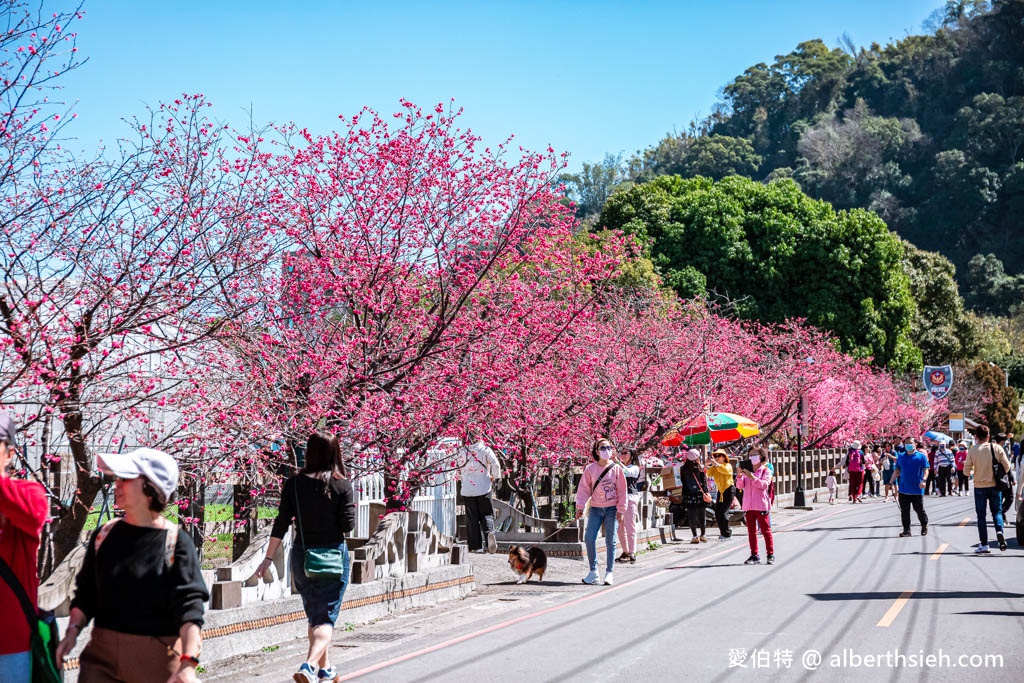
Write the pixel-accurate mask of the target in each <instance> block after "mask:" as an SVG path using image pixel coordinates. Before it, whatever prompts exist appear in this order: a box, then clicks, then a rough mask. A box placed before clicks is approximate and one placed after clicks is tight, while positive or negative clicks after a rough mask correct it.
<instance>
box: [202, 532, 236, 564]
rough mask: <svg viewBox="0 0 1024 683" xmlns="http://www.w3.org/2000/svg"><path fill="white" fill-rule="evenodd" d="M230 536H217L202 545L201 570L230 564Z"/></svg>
mask: <svg viewBox="0 0 1024 683" xmlns="http://www.w3.org/2000/svg"><path fill="white" fill-rule="evenodd" d="M231 536H232V534H217V535H216V536H211V537H209V538H207V539H206V542H205V543H203V569H213V568H214V567H218V566H224V565H225V564H228V563H230V562H231Z"/></svg>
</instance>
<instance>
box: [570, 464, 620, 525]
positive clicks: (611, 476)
mask: <svg viewBox="0 0 1024 683" xmlns="http://www.w3.org/2000/svg"><path fill="white" fill-rule="evenodd" d="M605 467H608V465H605V466H604V467H602V466H601V465H599V464H598V463H597V462H592V463H590V464H589V465H587V467H586V469H584V470H583V476H582V477H580V486H579V488H578V489H576V509H577V510H582V509H583V508H584V506H586V504H587V500H588V499H589V500H590V505H591V507H596V508H610V507H615V508H617V510H618V512H620V513H623V514H625V512H626V503H627V502H628V498H627V497H626V473H625V472H624V471H623V469H622V467H621V466H620V465H618V464H614V465H611V468H612V469H611V470H609V471H608V474H606V475H604V478H603V479H601V482H600V483H599V484H598V485H597V488H596V489H595V488H594V482H595V481H597V478H598V477H600V476H601V472H603V471H604V468H605Z"/></svg>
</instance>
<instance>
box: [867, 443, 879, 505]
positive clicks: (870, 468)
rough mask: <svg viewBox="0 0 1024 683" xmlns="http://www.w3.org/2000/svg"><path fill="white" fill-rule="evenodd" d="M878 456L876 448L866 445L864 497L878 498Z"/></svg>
mask: <svg viewBox="0 0 1024 683" xmlns="http://www.w3.org/2000/svg"><path fill="white" fill-rule="evenodd" d="M878 480H879V475H878V455H877V454H876V453H875V447H874V446H873V445H871V444H864V495H866V496H871V497H872V498H878Z"/></svg>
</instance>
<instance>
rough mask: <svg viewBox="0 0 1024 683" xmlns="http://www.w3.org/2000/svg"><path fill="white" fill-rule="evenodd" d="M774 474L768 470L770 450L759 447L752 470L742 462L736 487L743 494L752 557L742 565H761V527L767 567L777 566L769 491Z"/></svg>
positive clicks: (751, 466) (753, 459) (755, 452)
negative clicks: (758, 542)
mask: <svg viewBox="0 0 1024 683" xmlns="http://www.w3.org/2000/svg"><path fill="white" fill-rule="evenodd" d="M771 483H772V475H771V472H770V471H769V470H768V451H767V450H765V449H764V448H757V449H756V450H755V451H754V453H753V454H752V455H751V456H750V469H747V467H746V463H740V469H739V477H738V478H737V480H736V486H737V487H738V488H739V489H740V490H742V491H743V492H744V496H743V514H744V516H745V518H746V523H747V540H748V541H749V543H750V557H749V558H747V561H746V562H744V563H743V564H760V563H761V556H760V555H759V554H758V549H757V532H758V529H759V528H760V531H761V535H762V536H764V545H765V550H766V551H767V553H768V564H775V540H774V538H773V537H772V524H771V519H770V517H769V516H768V514H769V512H771V498H770V494H769V488H770V486H771Z"/></svg>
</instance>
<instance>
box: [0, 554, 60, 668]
mask: <svg viewBox="0 0 1024 683" xmlns="http://www.w3.org/2000/svg"><path fill="white" fill-rule="evenodd" d="M0 577H3V579H4V581H6V582H7V585H8V586H10V587H11V591H12V592H13V593H14V595H15V597H17V598H18V602H20V603H21V610H22V612H24V613H25V619H26V620H27V621H28V630H29V643H30V648H31V650H30V658H31V662H32V678H31V679H30V680H31V681H32V683H60V682H61V681H63V680H64V667H62V666H60V665H59V664H58V663H57V643H59V642H60V632H59V630H58V629H57V620H56V619H54V618H53V612H49V611H45V610H42V611H37V610H36V609H35V608H34V607H32V601H31V600H29V597H28V593H26V592H25V587H24V586H22V585H21V582H20V581H18V577H17V576H15V575H14V571H13V570H12V569H11V568H10V566H9V565H8V564H7V562H6V561H4V559H3V558H0Z"/></svg>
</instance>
